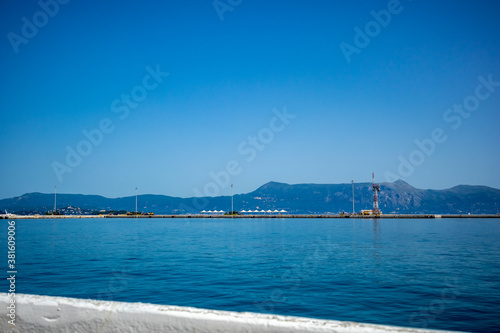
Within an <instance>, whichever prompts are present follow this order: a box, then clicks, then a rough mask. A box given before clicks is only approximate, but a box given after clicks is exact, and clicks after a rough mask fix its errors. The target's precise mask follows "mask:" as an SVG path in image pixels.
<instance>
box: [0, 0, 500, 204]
mask: <svg viewBox="0 0 500 333" xmlns="http://www.w3.org/2000/svg"><path fill="white" fill-rule="evenodd" d="M41 4H42V5H41ZM0 6H1V7H2V8H1V11H0V15H1V16H0V29H1V36H3V37H2V42H1V43H0V56H1V62H0V66H1V73H2V75H1V76H0V87H1V91H2V99H1V100H0V110H1V115H0V117H1V119H0V121H1V125H2V131H1V135H0V153H1V156H2V163H1V164H0V198H6V197H13V196H17V195H21V194H23V193H27V192H44V193H50V192H52V191H53V189H54V186H57V190H58V192H59V193H83V194H99V195H104V196H108V197H122V196H128V195H133V194H135V187H138V189H139V190H138V191H139V193H143V194H144V193H152V194H166V195H172V196H180V197H190V196H195V195H197V194H198V195H200V194H201V195H218V194H220V195H227V194H230V193H231V189H230V186H229V184H230V183H233V184H234V192H235V193H246V192H249V191H252V190H254V189H256V188H257V187H259V186H260V185H262V184H264V183H266V182H268V181H279V182H286V183H290V184H296V183H348V182H350V181H351V180H352V179H353V180H354V181H355V182H367V181H371V173H372V172H375V176H376V180H377V181H379V182H384V181H392V180H394V179H395V178H402V179H404V180H405V181H407V182H408V183H410V184H411V185H413V186H416V187H419V188H432V189H442V188H448V187H452V186H455V185H458V184H470V185H487V186H492V187H496V188H500V174H499V172H498V170H499V166H500V152H499V148H500V147H499V142H500V131H499V130H498V128H499V124H500V116H499V111H500V110H499V106H500V84H499V83H496V82H500V21H499V20H498V17H499V15H500V3H499V2H498V1H479V2H473V1H440V2H438V3H436V2H432V1H424V0H418V1H408V0H406V1H403V0H402V1H400V2H397V1H395V0H391V1H370V2H368V1H349V2H346V1H313V2H311V1H300V0H297V1H273V2H269V1H249V0H243V1H239V0H231V1H228V0H221V1H216V2H214V1H210V0H204V1H201V0H198V1H142V2H139V1H137V2H132V1H126V2H124V1H106V2H102V1H78V0H71V1H68V0H64V1H63V0H59V2H56V0H46V1H44V0H42V1H41V2H39V3H37V2H35V1H11V0H9V1H4V2H2V4H1V5H0ZM44 8H45V9H44ZM376 17H377V18H378V21H377V20H376ZM359 31H361V34H360V33H359ZM346 45H349V46H346ZM346 47H347V50H350V51H346ZM354 49H355V50H356V51H355V52H354V51H352V50H354ZM167 73H168V74H167ZM488 82H489V83H488ZM464 103H465V104H466V107H465V106H464V107H465V109H464V107H462V109H461V111H460V109H456V110H455V111H454V110H453V106H454V105H455V104H456V105H458V106H460V105H463V104H464ZM448 110H449V111H448ZM84 133H87V134H88V136H89V137H90V139H89V138H88V137H87V136H85V134H84ZM89 133H90V134H89ZM433 133H434V134H433ZM416 140H417V141H418V142H420V144H417V143H416ZM70 152H72V153H70ZM75 154H77V155H78V156H75ZM68 155H71V156H70V157H68Z"/></svg>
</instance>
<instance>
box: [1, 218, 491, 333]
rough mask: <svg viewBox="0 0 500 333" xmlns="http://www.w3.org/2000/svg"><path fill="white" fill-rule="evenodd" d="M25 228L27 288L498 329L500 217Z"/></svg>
mask: <svg viewBox="0 0 500 333" xmlns="http://www.w3.org/2000/svg"><path fill="white" fill-rule="evenodd" d="M2 225H3V229H4V232H3V234H4V236H2V237H0V246H1V247H2V249H5V250H4V252H5V254H4V257H5V258H6V257H7V250H6V247H7V246H6V241H7V221H6V220H3V221H2ZM16 232H17V240H16V241H17V269H18V278H17V287H16V288H17V292H19V293H29V294H43V295H54V296H67V297H77V298H94V299H103V300H114V301H130V302H147V303H157V304H170V305H181V306H194V307H201V308H210V309H223V310H232V311H252V312H264V313H276V314H283V315H293V316H305V317H315V318H323V319H334V320H349V321H359V322H370V323H377V324H390V325H400V326H411V327H429V328H439V329H452V330H465V331H473V332H493V331H500V323H499V318H500V305H499V304H500V283H499V277H500V241H499V240H500V220H499V219H437V220H413V219H412V220H379V221H376V220H354V219H352V220H351V219H234V220H230V219H69V220H17V221H16ZM4 262H5V264H4V267H5V269H4V272H5V271H6V270H7V269H6V266H5V265H6V262H7V259H5V260H4ZM4 274H6V273H4ZM1 281H2V283H1V284H0V287H1V288H2V289H1V290H2V292H7V290H8V286H7V282H6V280H5V279H2V280H1Z"/></svg>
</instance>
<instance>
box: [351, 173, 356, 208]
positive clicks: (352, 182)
mask: <svg viewBox="0 0 500 333" xmlns="http://www.w3.org/2000/svg"><path fill="white" fill-rule="evenodd" d="M351 184H352V213H353V214H356V211H355V210H354V180H351Z"/></svg>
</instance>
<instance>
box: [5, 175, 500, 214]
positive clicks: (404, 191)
mask: <svg viewBox="0 0 500 333" xmlns="http://www.w3.org/2000/svg"><path fill="white" fill-rule="evenodd" d="M233 199H234V209H235V210H237V211H241V210H249V209H251V210H255V209H259V210H261V209H264V210H268V209H271V210H274V209H278V210H281V209H284V210H286V211H287V212H289V213H298V214H308V213H339V212H343V211H345V212H352V187H351V184H350V183H348V184H297V185H289V184H284V183H277V182H269V183H267V184H265V185H263V186H261V187H259V188H258V189H257V190H255V191H253V192H250V193H247V194H238V195H234V197H233ZM372 202H373V191H372V184H371V183H355V184H354V205H355V210H356V211H357V212H359V211H361V210H362V209H371V207H372ZM379 202H380V204H379V205H380V209H381V210H382V212H383V213H403V214H406V213H410V214H411V213H415V214H417V213H428V214H467V213H474V214H496V213H497V212H498V208H499V207H498V206H500V190H499V189H495V188H491V187H487V186H470V185H459V186H455V187H452V188H450V189H445V190H422V189H417V188H415V187H413V186H411V185H409V184H408V183H406V182H404V181H402V180H398V181H396V182H394V183H382V184H381V186H380V192H379ZM53 207H54V194H43V193H27V194H23V195H21V196H19V197H14V198H9V199H3V200H0V210H3V211H5V210H7V211H8V212H9V213H18V214H33V213H39V214H45V212H47V211H49V210H52V209H53ZM68 207H69V208H68ZM57 209H58V210H61V211H63V213H64V212H65V213H80V212H84V213H85V212H86V213H88V212H90V211H109V210H114V211H120V210H122V211H132V212H133V211H135V196H130V197H123V198H115V199H111V198H105V197H103V196H99V195H81V194H57ZM138 210H139V211H142V212H153V213H155V214H184V213H199V212H201V211H202V210H224V211H230V210H231V197H230V196H219V197H203V198H178V197H170V196H165V195H151V194H143V195H139V196H138Z"/></svg>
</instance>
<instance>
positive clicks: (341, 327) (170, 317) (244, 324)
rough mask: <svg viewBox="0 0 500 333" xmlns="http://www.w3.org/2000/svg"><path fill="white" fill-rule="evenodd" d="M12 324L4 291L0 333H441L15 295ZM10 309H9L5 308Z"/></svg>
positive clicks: (269, 316) (296, 318) (1, 299)
mask: <svg viewBox="0 0 500 333" xmlns="http://www.w3.org/2000/svg"><path fill="white" fill-rule="evenodd" d="M14 297H15V321H14V322H15V325H11V324H9V322H8V321H9V320H12V319H11V318H9V317H8V316H7V315H6V314H7V311H8V309H7V306H8V305H9V304H11V303H10V302H9V301H10V298H9V294H6V293H0V308H1V309H3V311H4V314H2V316H0V318H1V319H0V331H1V332H38V333H45V332H51V333H58V332H61V333H62V332H102V333H107V332H153V333H154V332H167V333H170V332H171V333H179V332H198V333H204V332H206V333H209V332H210V333H213V332H230V333H233V332H246V333H252V332H283V333H285V332H287V333H294V332H301V333H306V332H338V333H355V332H356V333H384V332H385V333H387V332H393V333H396V332H398V333H419V332H420V333H424V332H444V331H433V330H423V329H412V328H404V327H395V326H385V325H372V324H362V323H355V322H343V321H334V320H320V319H310V318H300V317H287V316H278V315H267V314H257V313H248V312H245V313H240V312H230V311H215V310H206V309H197V308H190V307H178V306H167V305H155V304H143V303H124V302H110V301H96V300H83V299H76V298H66V297H51V296H39V295H25V294H16V295H15V296H14ZM11 312H12V311H11Z"/></svg>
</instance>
